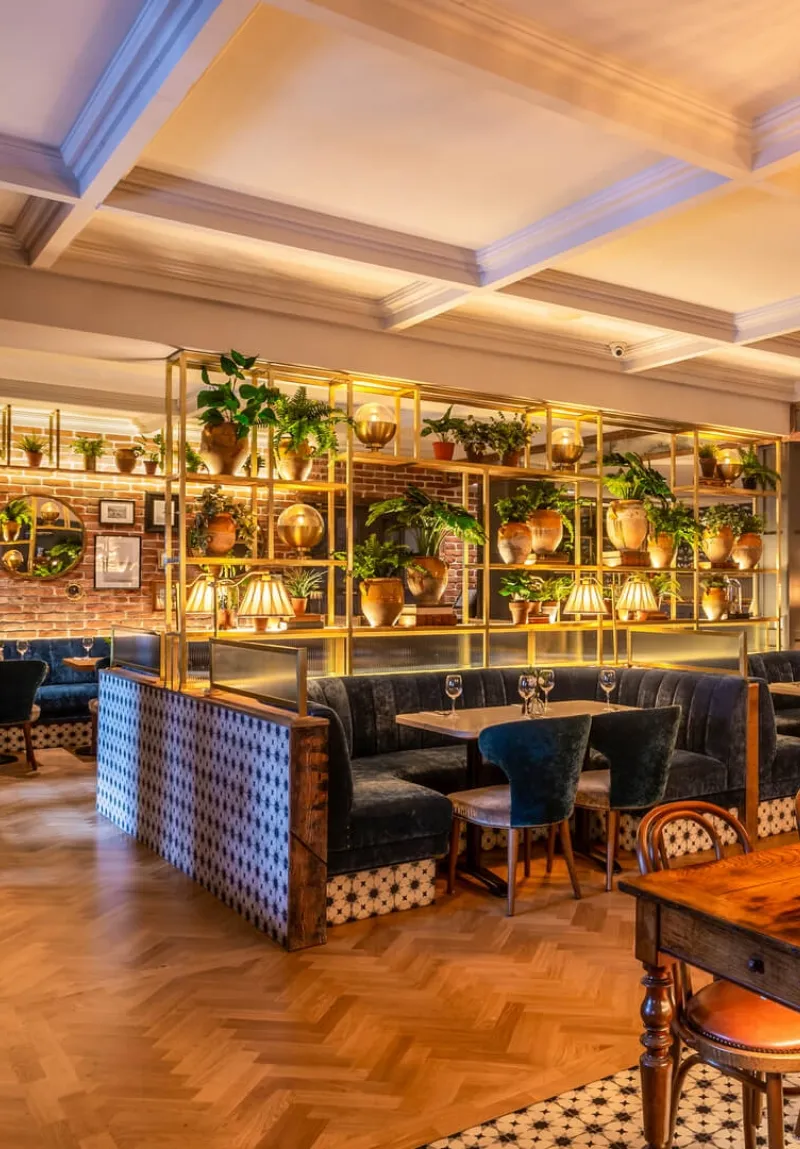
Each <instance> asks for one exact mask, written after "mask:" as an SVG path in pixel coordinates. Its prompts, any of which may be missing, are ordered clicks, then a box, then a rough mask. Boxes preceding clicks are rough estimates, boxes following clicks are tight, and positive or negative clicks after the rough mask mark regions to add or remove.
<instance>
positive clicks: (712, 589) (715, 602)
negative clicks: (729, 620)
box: [701, 575, 730, 622]
mask: <svg viewBox="0 0 800 1149" xmlns="http://www.w3.org/2000/svg"><path fill="white" fill-rule="evenodd" d="M702 587H703V598H702V600H701V601H702V607H703V614H704V615H705V616H706V618H707V619H708V621H709V622H719V621H720V619H723V618H725V617H726V615H727V613H728V608H729V606H730V603H729V602H728V580H727V578H725V576H724V575H710V576H709V577H708V578H704V579H703V581H702Z"/></svg>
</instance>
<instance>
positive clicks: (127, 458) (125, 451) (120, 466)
mask: <svg viewBox="0 0 800 1149" xmlns="http://www.w3.org/2000/svg"><path fill="white" fill-rule="evenodd" d="M138 457H139V456H138V455H137V454H136V452H135V451H134V450H133V448H132V447H120V449H119V450H118V451H115V452H114V462H115V463H116V464H117V470H118V471H119V473H120V474H121V475H130V474H131V473H132V472H133V471H135V470H136V461H137V459H138Z"/></svg>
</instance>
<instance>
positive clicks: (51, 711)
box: [36, 682, 97, 722]
mask: <svg viewBox="0 0 800 1149" xmlns="http://www.w3.org/2000/svg"><path fill="white" fill-rule="evenodd" d="M96 697H97V683H96V682H87V683H85V684H82V685H77V684H76V685H74V686H51V685H50V686H49V685H45V686H40V687H39V690H38V692H37V694H36V701H37V703H38V704H39V706H41V708H42V718H43V720H44V721H45V722H46V721H47V720H48V719H49V718H88V717H89V699H90V698H96Z"/></svg>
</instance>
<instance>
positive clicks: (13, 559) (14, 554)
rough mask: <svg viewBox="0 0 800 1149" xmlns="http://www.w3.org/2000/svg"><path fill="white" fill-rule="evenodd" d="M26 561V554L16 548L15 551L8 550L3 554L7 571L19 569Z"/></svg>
mask: <svg viewBox="0 0 800 1149" xmlns="http://www.w3.org/2000/svg"><path fill="white" fill-rule="evenodd" d="M24 562H25V556H24V555H23V553H22V551H18V550H16V548H15V549H14V550H13V551H6V553H5V554H4V555H3V566H4V567H5V568H6V570H7V571H18V570H19V568H20V567H21V566H22V564H23V563H24Z"/></svg>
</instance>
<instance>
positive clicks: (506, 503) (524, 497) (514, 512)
mask: <svg viewBox="0 0 800 1149" xmlns="http://www.w3.org/2000/svg"><path fill="white" fill-rule="evenodd" d="M494 508H495V510H496V511H497V513H498V515H499V516H500V522H501V523H502V524H503V525H504V526H505V524H506V523H524V522H525V520H526V519H527V517H528V515H529V514H530V513H531V511H534V510H536V507H535V505H534V501H533V496H532V495H531V492H530V491H529V490H528V488H527V487H517V489H516V492H515V493H514V494H513V495H507V496H506V498H504V499H498V500H497V502H496V503H495V505H494Z"/></svg>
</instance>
